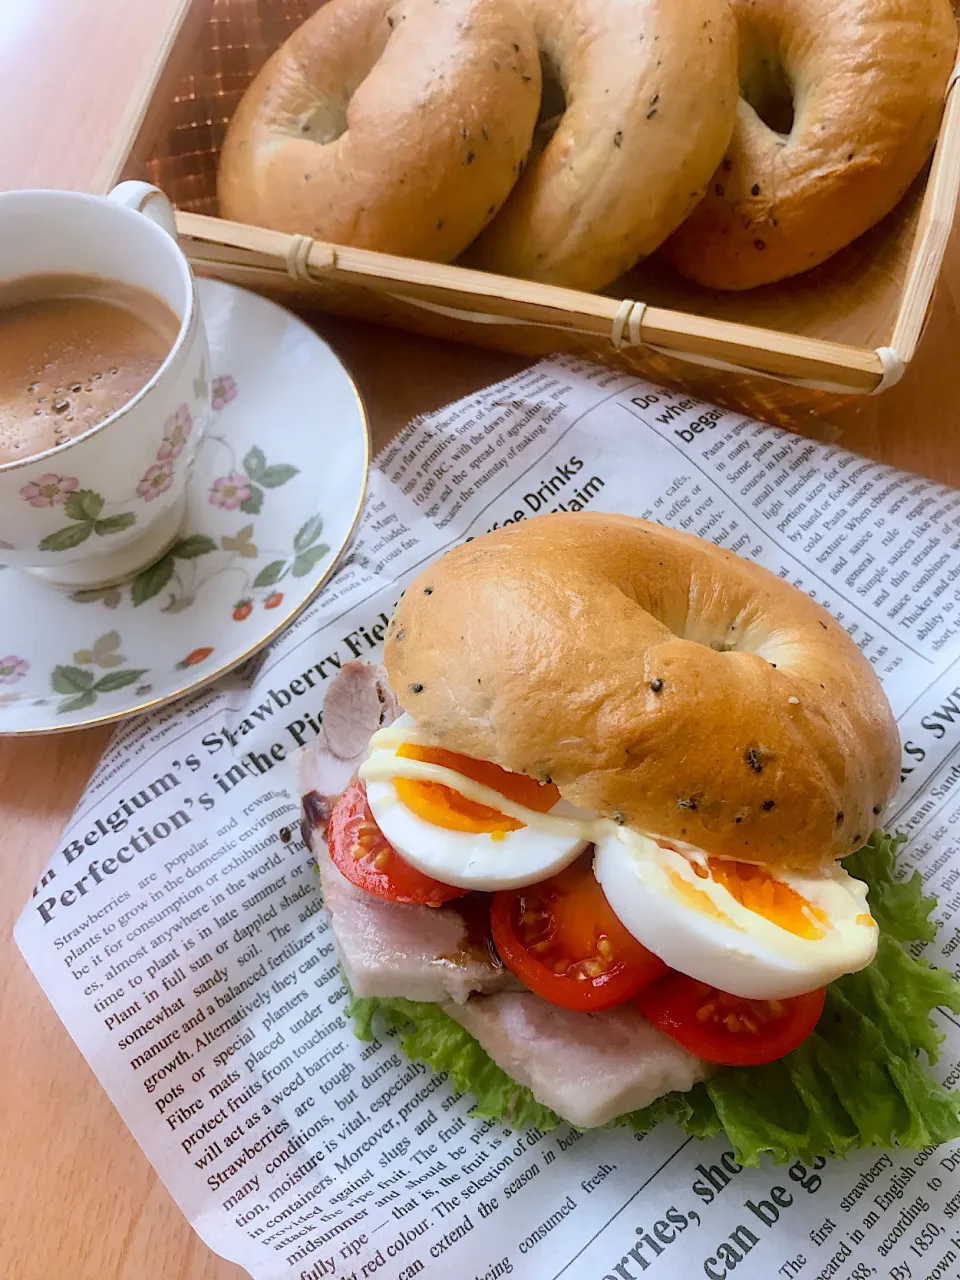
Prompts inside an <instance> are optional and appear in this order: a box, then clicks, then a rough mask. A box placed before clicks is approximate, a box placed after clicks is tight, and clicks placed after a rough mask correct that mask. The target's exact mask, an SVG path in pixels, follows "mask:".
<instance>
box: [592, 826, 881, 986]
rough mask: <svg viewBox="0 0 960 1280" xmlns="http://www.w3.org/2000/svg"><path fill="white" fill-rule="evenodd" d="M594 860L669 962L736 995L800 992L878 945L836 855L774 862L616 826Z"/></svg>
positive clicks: (623, 911) (859, 893)
mask: <svg viewBox="0 0 960 1280" xmlns="http://www.w3.org/2000/svg"><path fill="white" fill-rule="evenodd" d="M594 870H595V873H596V876H597V879H598V880H599V881H600V884H601V886H602V888H603V891H604V893H605V894H606V896H607V900H608V901H609V903H610V906H611V907H612V908H613V910H614V912H615V913H616V915H617V916H618V917H619V919H620V920H621V922H622V923H623V924H624V926H625V927H626V928H627V929H629V930H630V932H631V933H632V934H633V935H634V937H635V938H637V939H638V940H639V941H640V942H642V943H643V945H644V946H645V947H647V948H648V949H649V950H650V951H653V952H654V953H655V954H656V955H658V956H659V957H660V959H661V960H664V961H665V962H666V963H667V964H668V965H669V966H670V967H671V968H672V969H677V970H679V972H680V973H685V974H687V975H688V976H689V977H691V978H698V979H699V980H700V981H701V982H708V983H709V984H710V985H711V986H713V987H717V988H719V989H720V990H721V991H727V992H729V993H730V994H731V995H735V996H745V997H747V998H749V999H755V1000H778V999H786V998H787V997H789V996H795V995H801V994H802V993H803V992H805V991H813V990H815V989H816V988H818V987H823V986H826V984H827V983H828V982H832V981H833V980H834V978H839V977H840V976H841V975H843V974H845V973H855V972H856V971H857V970H858V969H863V968H866V966H867V965H868V964H870V962H871V961H872V960H873V957H874V955H875V954H876V950H877V937H878V930H877V925H876V922H875V921H874V920H873V918H872V916H871V915H870V912H869V908H868V906H867V886H866V885H865V884H863V883H862V882H861V881H859V880H854V878H853V877H852V876H851V875H849V874H848V873H847V872H846V871H844V870H843V868H842V867H841V866H839V864H838V865H836V866H832V867H830V868H829V869H825V870H823V871H822V872H820V873H819V874H801V873H799V872H795V871H787V870H779V869H778V870H777V871H776V872H774V871H771V870H770V869H769V868H766V867H757V866H753V865H750V864H747V863H742V862H733V861H729V860H725V859H720V858H711V857H708V856H707V855H706V854H704V853H703V852H702V851H700V850H697V849H692V848H690V847H684V848H680V847H678V846H675V845H673V844H671V843H670V842H667V841H657V840H656V839H654V838H652V837H650V836H646V835H641V834H640V833H638V832H636V831H631V830H629V829H628V828H625V827H619V828H616V829H615V830H612V831H611V830H608V831H607V832H606V833H605V834H604V835H603V836H602V837H601V839H599V840H598V842H597V855H596V860H595V864H594Z"/></svg>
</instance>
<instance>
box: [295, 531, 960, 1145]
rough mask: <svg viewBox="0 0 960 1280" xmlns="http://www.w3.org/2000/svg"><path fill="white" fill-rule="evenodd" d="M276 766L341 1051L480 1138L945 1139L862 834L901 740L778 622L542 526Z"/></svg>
mask: <svg viewBox="0 0 960 1280" xmlns="http://www.w3.org/2000/svg"><path fill="white" fill-rule="evenodd" d="M383 662H384V666H383V668H376V667H373V666H368V665H364V664H361V663H353V664H347V665H346V666H345V667H344V668H343V670H342V671H341V673H340V675H339V676H338V677H337V680H336V681H335V683H334V684H333V686H332V687H331V688H330V690H329V692H328V694H327V698H326V701H325V704H324V711H323V724H322V734H321V736H320V737H319V738H318V740H317V742H316V743H315V744H313V745H312V746H311V747H309V748H307V749H306V750H305V751H304V753H303V754H302V756H301V759H300V762H299V767H300V783H301V793H302V796H303V812H304V834H305V837H306V838H307V840H308V843H309V844H310V846H311V848H312V849H313V851H314V854H315V856H316V861H317V865H318V869H319V873H320V880H321V885H322V892H323V897H324V901H325V905H326V908H327V911H328V914H329V917H330V922H331V926H332V932H333V937H334V940H335V942H336V946H337V950H338V954H339V957H340V961H341V965H342V969H343V972H344V977H345V981H346V983H347V985H348V987H349V988H350V992H351V996H352V999H351V1003H350V1012H351V1014H352V1015H353V1018H354V1025H355V1029H356V1031H357V1033H358V1034H359V1035H360V1036H361V1037H362V1038H371V1037H372V1035H373V1027H374V1025H380V1024H382V1023H386V1025H387V1026H388V1027H389V1028H392V1029H394V1030H396V1031H397V1032H398V1033H399V1034H400V1035H401V1036H402V1041H403V1045H404V1048H405V1049H406V1050H407V1051H408V1053H409V1054H410V1055H411V1056H413V1057H415V1058H419V1059H421V1060H424V1061H426V1062H428V1063H430V1064H431V1065H432V1066H434V1067H435V1068H436V1069H438V1070H443V1071H446V1072H447V1073H448V1074H449V1076H450V1078H451V1080H452V1082H453V1084H454V1085H455V1086H456V1087H457V1089H459V1090H460V1091H462V1092H465V1093H470V1094H471V1095H472V1096H473V1097H474V1099H475V1114H477V1115H480V1116H484V1117H495V1118H497V1119H502V1120H504V1121H506V1122H511V1123H513V1124H515V1125H517V1126H519V1127H525V1126H529V1125H536V1126H537V1127H539V1128H541V1129H544V1128H548V1127H550V1126H551V1125H554V1124H556V1123H558V1121H566V1122H568V1123H570V1124H572V1125H574V1126H576V1127H579V1128H590V1127H596V1126H600V1125H606V1124H610V1123H619V1124H626V1125H630V1126H632V1127H634V1128H635V1129H639V1130H644V1129H647V1128H649V1127H650V1126H651V1125H652V1124H654V1123H655V1122H656V1121H657V1120H658V1119H660V1118H662V1117H665V1116H671V1117H673V1118H674V1119H676V1120H677V1121H679V1123H680V1124H681V1125H682V1126H683V1127H684V1128H685V1129H686V1130H687V1132H689V1133H691V1134H696V1135H698V1136H710V1135H713V1134H716V1133H718V1132H720V1131H722V1130H723V1131H725V1132H726V1134H727V1136H728V1138H729V1140H730V1141H731V1143H732V1145H733V1147H734V1150H735V1152H736V1154H737V1159H738V1160H740V1161H741V1162H742V1163H745V1164H755V1163H756V1162H757V1161H758V1160H759V1158H760V1156H761V1155H762V1154H763V1153H764V1152H768V1153H771V1154H772V1155H773V1156H774V1158H776V1159H779V1160H787V1159H796V1158H801V1159H803V1158H806V1159H813V1158H815V1157H818V1156H828V1155H832V1154H838V1153H843V1152H845V1151H848V1150H851V1149H855V1148H858V1147H863V1146H876V1145H881V1146H884V1145H886V1146H889V1145H895V1144H900V1145H903V1146H907V1147H911V1148H913V1147H923V1146H927V1145H934V1144H937V1143H940V1142H944V1141H947V1140H948V1139H950V1138H952V1137H955V1136H958V1135H960V1103H958V1099H957V1097H956V1095H954V1094H951V1093H949V1092H948V1091H946V1090H944V1089H942V1088H941V1087H940V1086H939V1085H938V1084H937V1083H936V1082H935V1080H934V1078H933V1076H932V1075H931V1074H930V1073H929V1072H928V1071H927V1069H926V1067H925V1065H924V1063H923V1062H922V1061H920V1058H919V1055H920V1052H921V1051H922V1052H923V1054H924V1055H925V1057H926V1059H927V1060H928V1061H929V1062H930V1063H933V1062H935V1060H936V1055H937V1045H938V1042H939V1039H940V1038H941V1037H940V1035H939V1033H938V1031H937V1030H936V1027H935V1025H934V1023H933V1022H932V1020H931V1017H930V1014H931V1012H932V1009H933V1008H934V1007H935V1006H938V1005H939V1006H944V1007H948V1008H953V1009H954V1010H955V1011H957V1012H960V984H957V983H956V982H954V981H953V979H952V977H951V975H949V974H948V973H946V972H945V971H940V970H935V969H931V968H930V967H929V966H928V965H926V964H925V963H924V962H923V961H922V960H917V959H914V958H912V956H911V955H910V954H909V953H908V951H907V950H906V949H905V946H904V944H906V943H909V942H913V941H923V940H926V941H929V940H931V939H932V938H933V936H934V928H935V926H934V925H933V923H932V922H931V920H930V913H931V911H932V909H933V907H934V905H935V904H934V902H933V901H932V900H931V899H927V898H924V897H923V896H922V892H921V887H920V878H919V875H915V876H914V878H913V879H912V880H910V881H906V882H901V881H898V880H896V879H895V877H894V869H895V853H896V848H897V844H898V839H897V838H896V837H892V836H888V835H885V834H884V833H883V831H882V829H881V820H882V815H883V812H884V810H885V808H886V806H887V804H888V802H889V801H890V799H891V797H892V795H893V792H894V790H895V787H896V785H897V782H898V779H899V756H900V748H899V739H898V735H897V728H896V724H895V721H894V718H893V715H892V712H891V710H890V707H889V705H888V703H887V701H886V698H885V696H884V694H883V691H882V689H881V687H880V684H879V682H878V680H877V678H876V676H875V675H874V672H873V669H872V667H871V665H870V663H869V662H868V661H867V660H866V659H865V658H864V657H863V655H862V654H861V653H860V651H859V649H858V648H857V647H856V645H855V644H854V643H853V641H852V639H851V638H850V637H849V635H848V634H847V633H846V632H845V631H844V630H843V628H842V627H841V626H840V625H839V624H838V623H837V622H836V621H835V620H834V619H833V618H832V617H831V616H830V615H829V614H828V613H826V612H825V611H824V610H823V609H821V608H820V606H818V605H817V604H815V603H814V602H813V601H812V600H810V599H809V598H808V597H807V596H806V595H805V594H804V593H803V592H801V591H799V590H798V589H797V588H795V587H793V586H791V585H790V584H788V583H786V582H784V581H783V580H781V579H780V578H778V577H776V576H774V575H773V574H770V573H769V572H767V571H766V570H764V569H762V568H761V567H759V566H757V565H755V564H752V563H750V562H748V561H745V560H742V559H740V558H739V557H737V556H736V555H734V554H733V553H731V552H727V551H724V550H723V549H721V548H718V547H716V546H714V545H713V544H711V543H706V542H703V541H701V540H700V539H697V538H694V537H692V536H690V535H687V534H683V533H678V532H675V531H673V530H670V529H666V528H663V527H660V526H658V525H652V524H649V523H647V522H645V521H642V520H637V519H632V518H629V517H625V516H617V515H605V514H600V513H583V514H577V515H568V514H559V515H550V516H541V517H536V518H535V519H533V520H530V521H527V522H524V523H523V524H519V525H515V526H509V527H508V528H507V529H505V530H498V531H496V532H494V533H490V534H486V535H484V536H482V537H478V538H476V539H473V540H471V541H470V542H469V543H466V544H464V545H462V546H459V547H457V548H455V549H453V550H452V551H450V552H448V553H447V554H445V555H444V556H442V557H441V558H440V559H439V560H438V561H436V562H435V563H434V564H433V565H431V566H430V567H429V568H428V569H427V570H426V571H425V572H424V573H422V574H421V575H420V576H419V577H418V578H417V579H415V580H414V581H413V582H412V583H410V584H409V586H408V587H407V589H406V591H405V593H404V595H403V596H402V598H401V600H400V602H399V603H398V605H397V607H396V610H395V612H394V615H393V617H392V619H391V621H390V623H389V627H388V630H387V636H386V640H385V646H384V659H383Z"/></svg>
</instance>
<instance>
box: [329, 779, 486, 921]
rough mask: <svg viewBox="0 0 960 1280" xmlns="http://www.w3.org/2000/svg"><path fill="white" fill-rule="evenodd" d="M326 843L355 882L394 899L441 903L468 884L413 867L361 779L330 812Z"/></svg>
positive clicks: (457, 895) (428, 904) (458, 895)
mask: <svg viewBox="0 0 960 1280" xmlns="http://www.w3.org/2000/svg"><path fill="white" fill-rule="evenodd" d="M327 846H328V848H329V849H330V857H331V858H332V859H333V861H334V863H335V864H336V866H337V869H338V870H339V871H340V872H341V873H342V874H343V875H345V876H346V878H347V879H348V880H349V881H350V883H351V884H355V885H357V887H358V888H360V889H366V891H367V893H372V894H374V895H375V896H376V897H378V898H387V899H388V900H389V901H390V902H405V903H409V904H417V905H420V906H425V907H440V906H442V905H443V904H444V903H445V902H449V901H450V900H451V899H452V898H462V897H463V896H464V895H465V894H466V892H467V890H466V889H458V888H456V887H455V886H454V885H452V884H443V883H441V881H439V880H434V879H432V878H431V877H430V876H425V875H424V874H423V872H422V871H418V870H417V869H416V867H411V865H410V863H409V862H405V861H404V859H403V858H401V857H400V854H399V853H397V851H396V849H394V847H393V845H392V844H390V843H389V842H388V841H387V840H386V839H385V838H384V835H383V832H382V831H381V830H380V828H379V827H378V826H377V824H376V822H375V821H374V817H373V814H372V813H371V812H370V806H369V805H368V804H367V793H366V790H365V789H364V786H363V783H362V782H355V783H353V785H352V786H350V787H348V788H347V789H346V791H345V792H344V793H343V795H342V796H341V797H340V799H339V800H338V801H337V805H336V808H335V809H334V811H333V813H332V814H331V815H330V825H329V827H328V828H327Z"/></svg>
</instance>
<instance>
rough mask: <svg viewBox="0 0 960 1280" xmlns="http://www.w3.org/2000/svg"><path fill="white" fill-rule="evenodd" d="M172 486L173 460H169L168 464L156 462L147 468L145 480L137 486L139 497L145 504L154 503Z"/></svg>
mask: <svg viewBox="0 0 960 1280" xmlns="http://www.w3.org/2000/svg"><path fill="white" fill-rule="evenodd" d="M172 484H173V459H172V458H170V459H167V461H166V462H155V463H153V465H152V466H149V467H147V469H146V471H145V472H144V474H143V478H142V479H141V481H140V483H139V484H138V485H137V496H138V497H140V498H142V499H143V500H144V502H152V501H153V500H154V498H159V497H160V495H161V493H166V491H167V490H168V489H169V488H170V486H171V485H172Z"/></svg>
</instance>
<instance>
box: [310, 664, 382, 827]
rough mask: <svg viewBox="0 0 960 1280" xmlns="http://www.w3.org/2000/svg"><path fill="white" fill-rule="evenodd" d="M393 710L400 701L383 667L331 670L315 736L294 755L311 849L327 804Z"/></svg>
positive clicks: (348, 778)
mask: <svg viewBox="0 0 960 1280" xmlns="http://www.w3.org/2000/svg"><path fill="white" fill-rule="evenodd" d="M399 714H400V704H399V703H398V702H397V699H396V696H395V694H394V692H393V690H392V689H391V688H390V685H389V684H388V682H387V673H386V672H385V671H384V669H383V667H378V666H376V665H374V664H373V663H372V662H348V663H346V664H345V665H344V666H343V667H342V668H341V669H340V671H338V672H337V674H336V676H334V678H333V681H332V682H331V684H330V688H329V689H328V690H327V696H326V698H325V699H324V703H323V723H322V725H321V729H322V733H321V736H320V737H319V738H317V739H316V741H315V742H312V743H311V744H310V746H309V747H304V748H303V749H302V750H300V751H298V752H297V753H296V756H295V757H294V763H295V767H296V770H297V778H298V781H299V785H300V794H301V796H302V797H303V816H304V822H303V835H304V839H305V840H306V842H307V844H308V845H309V847H310V848H311V849H313V848H314V845H313V841H314V840H317V839H319V840H320V841H321V843H322V840H323V838H324V837H325V836H326V831H327V822H328V821H329V818H330V814H331V812H332V811H333V806H334V805H335V804H336V802H337V799H338V797H339V796H340V795H341V794H342V793H343V792H344V791H346V789H347V787H348V786H349V785H350V783H351V782H352V781H353V775H354V774H355V773H356V771H357V769H358V768H359V766H360V762H361V761H362V760H363V758H364V756H365V755H366V753H367V747H368V746H369V745H370V739H371V738H372V737H373V735H374V734H375V733H376V731H377V730H378V729H381V728H383V727H384V726H385V725H388V724H393V722H394V720H396V718H397V716H398V715H399ZM314 852H316V850H315V849H314Z"/></svg>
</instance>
